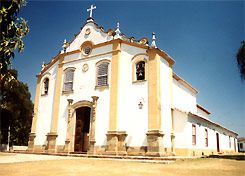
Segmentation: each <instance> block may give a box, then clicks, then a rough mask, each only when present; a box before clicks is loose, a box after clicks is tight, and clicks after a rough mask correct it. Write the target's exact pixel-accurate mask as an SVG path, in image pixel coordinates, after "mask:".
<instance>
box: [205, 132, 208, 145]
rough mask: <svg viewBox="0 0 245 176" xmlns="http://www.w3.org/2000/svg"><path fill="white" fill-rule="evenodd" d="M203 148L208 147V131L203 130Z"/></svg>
mask: <svg viewBox="0 0 245 176" xmlns="http://www.w3.org/2000/svg"><path fill="white" fill-rule="evenodd" d="M205 146H206V147H208V129H205Z"/></svg>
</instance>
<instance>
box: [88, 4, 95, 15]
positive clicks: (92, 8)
mask: <svg viewBox="0 0 245 176" xmlns="http://www.w3.org/2000/svg"><path fill="white" fill-rule="evenodd" d="M94 9H96V6H93V4H92V5H91V6H90V9H87V12H89V11H90V12H89V17H90V18H92V15H93V10H94Z"/></svg>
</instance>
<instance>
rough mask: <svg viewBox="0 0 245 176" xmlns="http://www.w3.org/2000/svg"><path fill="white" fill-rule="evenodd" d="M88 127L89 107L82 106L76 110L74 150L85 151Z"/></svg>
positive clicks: (87, 141)
mask: <svg viewBox="0 0 245 176" xmlns="http://www.w3.org/2000/svg"><path fill="white" fill-rule="evenodd" d="M89 127H90V108H89V107H82V108H78V109H77V110H76V128H75V144H74V151H75V152H87V151H88V143H89V135H88V134H89Z"/></svg>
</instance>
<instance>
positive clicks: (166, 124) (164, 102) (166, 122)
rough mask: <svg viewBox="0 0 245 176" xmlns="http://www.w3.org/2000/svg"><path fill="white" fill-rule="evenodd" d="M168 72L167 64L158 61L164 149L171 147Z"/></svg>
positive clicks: (163, 61) (162, 60)
mask: <svg viewBox="0 0 245 176" xmlns="http://www.w3.org/2000/svg"><path fill="white" fill-rule="evenodd" d="M170 71H171V68H170V67H169V64H168V62H167V61H166V60H165V59H163V58H161V60H160V81H161V117H162V121H161V122H162V124H161V130H162V131H163V134H164V136H163V146H164V148H170V147H171V128H172V123H171V118H172V117H171V94H170V93H171V90H170V81H172V79H170Z"/></svg>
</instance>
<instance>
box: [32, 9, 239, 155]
mask: <svg viewBox="0 0 245 176" xmlns="http://www.w3.org/2000/svg"><path fill="white" fill-rule="evenodd" d="M92 7H93V6H91V9H92ZM91 9H90V10H91ZM90 12H91V13H90V17H89V18H88V19H87V22H86V23H85V24H84V26H83V27H82V28H81V30H80V33H79V34H78V35H77V36H76V37H75V38H74V40H73V41H71V42H64V45H63V50H62V51H61V52H60V53H59V54H58V55H57V56H55V57H54V58H53V59H52V60H51V61H50V63H48V64H45V65H43V67H42V70H41V72H40V73H39V74H38V75H37V85H36V96H35V105H34V116H33V121H32V128H31V133H30V136H29V142H28V151H29V152H50V153H53V152H57V153H58V152H61V153H73V152H78V153H87V154H91V155H139V156H148V155H149V156H164V155H182V156H196V155H209V154H216V153H233V152H237V134H236V133H235V132H233V131H231V130H229V129H227V128H225V127H223V126H222V125H220V124H218V123H215V122H213V121H212V120H210V119H209V114H210V112H209V111H208V110H206V109H205V108H204V107H202V106H201V105H199V104H197V100H196V99H197V98H196V97H197V93H198V92H197V90H196V89H195V88H193V87H192V86H191V85H190V84H189V83H188V82H186V81H185V80H183V79H182V78H181V77H180V76H178V75H177V74H176V73H175V72H174V71H173V69H172V67H173V65H174V63H175V61H174V60H173V59H172V58H171V57H170V56H169V55H168V54H167V53H166V52H165V51H163V50H161V49H159V48H158V47H157V46H156V43H155V35H154V34H153V38H152V42H151V44H149V43H148V39H146V38H142V39H140V40H136V39H135V38H133V37H132V38H128V37H127V36H125V35H124V34H122V33H121V31H120V29H119V24H118V26H117V29H116V30H111V29H109V30H108V31H104V29H103V27H99V26H98V25H97V24H96V23H95V22H94V19H93V18H92V10H91V11H90Z"/></svg>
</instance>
